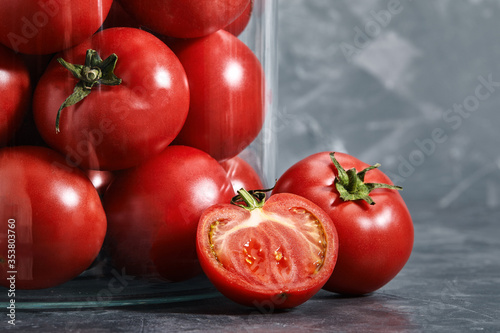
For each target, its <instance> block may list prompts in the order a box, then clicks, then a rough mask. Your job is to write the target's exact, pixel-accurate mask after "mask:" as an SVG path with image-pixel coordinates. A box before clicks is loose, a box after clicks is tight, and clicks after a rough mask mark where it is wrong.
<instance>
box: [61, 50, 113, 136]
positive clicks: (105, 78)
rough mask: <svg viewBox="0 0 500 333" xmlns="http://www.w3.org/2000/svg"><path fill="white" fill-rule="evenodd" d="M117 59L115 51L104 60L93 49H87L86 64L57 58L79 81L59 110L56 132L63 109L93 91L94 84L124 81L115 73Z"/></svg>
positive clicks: (109, 84) (110, 83)
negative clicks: (75, 63) (76, 63)
mask: <svg viewBox="0 0 500 333" xmlns="http://www.w3.org/2000/svg"><path fill="white" fill-rule="evenodd" d="M117 60H118V56H117V55H116V54H114V53H113V54H112V55H110V56H109V57H107V58H106V59H104V60H102V59H101V57H100V56H99V54H97V51H95V50H91V49H89V50H87V53H86V56H85V65H74V64H71V63H69V62H66V61H65V60H64V59H63V58H57V61H58V62H59V63H60V64H61V65H62V66H63V67H64V68H66V69H67V70H69V71H70V72H71V74H73V76H74V77H75V78H77V79H78V80H79V81H78V83H77V84H76V86H75V89H74V90H73V93H72V94H71V95H70V96H69V97H68V98H66V100H65V101H64V103H63V104H62V105H61V107H60V108H59V110H58V111H57V117H56V133H59V132H60V129H59V119H60V117H61V111H62V110H63V109H64V108H65V107H68V106H71V105H74V104H76V103H78V102H80V101H81V100H83V99H84V98H85V97H87V96H88V95H89V94H90V93H91V91H92V87H93V86H94V85H96V84H104V85H107V86H117V85H119V84H120V83H122V80H121V79H120V78H118V77H117V76H116V75H115V74H114V70H115V66H116V62H117Z"/></svg>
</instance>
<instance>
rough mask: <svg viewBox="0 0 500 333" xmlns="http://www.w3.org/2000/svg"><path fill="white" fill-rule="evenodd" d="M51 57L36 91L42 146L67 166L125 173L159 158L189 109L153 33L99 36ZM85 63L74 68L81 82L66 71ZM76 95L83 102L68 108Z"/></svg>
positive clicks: (180, 72) (116, 31)
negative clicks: (58, 155) (53, 151)
mask: <svg viewBox="0 0 500 333" xmlns="http://www.w3.org/2000/svg"><path fill="white" fill-rule="evenodd" d="M89 50H95V51H97V52H93V51H89ZM99 55H100V56H102V58H100V56H99ZM56 58H58V60H56V59H54V60H53V61H52V62H51V63H50V64H49V67H48V68H47V70H46V71H45V73H44V74H43V76H42V78H41V79H40V81H39V83H38V85H37V87H36V90H35V95H34V102H33V103H34V106H33V107H34V117H35V121H36V124H37V127H38V129H39V131H40V134H41V135H42V137H43V138H44V140H45V141H46V142H47V144H48V145H50V146H51V147H53V148H54V149H56V150H58V151H60V152H62V153H63V154H65V155H66V158H67V160H68V161H70V162H72V163H73V164H75V165H79V166H81V167H83V168H86V169H100V170H118V169H125V168H129V167H132V166H135V165H138V164H139V163H140V162H142V161H144V160H146V159H148V158H150V157H152V156H154V155H156V154H158V153H159V152H161V151H162V150H163V149H165V147H167V146H168V145H169V144H170V143H171V142H172V140H173V139H174V137H175V136H176V135H177V134H178V133H179V131H180V130H181V128H182V125H183V124H184V121H185V119H186V116H187V112H188V109H189V88H188V83H187V79H186V74H185V72H184V69H183V68H182V65H181V63H180V62H179V60H178V59H177V57H176V56H175V54H174V53H173V52H172V51H171V50H170V49H169V48H168V47H167V46H166V45H165V44H164V43H163V42H162V41H160V40H159V39H158V38H156V37H155V36H153V35H152V34H150V33H148V32H145V31H142V30H139V29H134V28H111V29H106V30H103V31H101V32H99V33H97V34H95V35H94V36H93V37H92V39H89V40H87V41H86V42H84V43H82V44H79V45H78V46H76V47H74V48H72V49H70V50H67V51H65V52H63V53H62V54H60V55H59V56H57V57H56ZM89 59H90V60H89ZM102 59H104V60H102ZM110 59H113V61H115V63H116V67H114V66H115V65H114V64H115V63H114V62H113V61H110ZM99 60H102V61H99ZM58 61H59V62H60V63H59V62H58ZM68 63H69V64H68ZM86 63H90V64H89V65H88V66H87V65H85V66H83V67H76V69H81V70H80V71H78V72H77V74H78V75H79V76H82V77H83V78H84V79H85V80H87V81H88V82H87V81H85V80H83V79H80V80H79V79H77V78H76V77H75V76H74V75H76V74H72V73H71V72H70V71H69V70H68V69H67V68H72V67H71V66H72V65H71V64H80V65H81V64H86ZM62 64H65V66H66V68H65V66H63V65H62ZM113 69H114V74H113V71H112V70H113ZM98 74H99V75H101V76H98ZM98 78H99V79H98ZM97 79H98V80H97ZM96 80H97V81H96ZM94 82H95V83H94ZM120 82H121V83H120ZM108 84H109V85H108ZM75 87H76V88H75ZM74 89H79V90H78V91H76V90H75V91H74ZM87 93H89V94H88V95H87V96H86V97H85V95H84V94H87ZM78 94H82V95H83V100H79V99H78V98H76V97H75V100H76V102H75V100H73V99H72V98H74V96H75V95H78ZM70 95H71V97H70ZM77 97H78V96H77ZM67 98H68V100H66V99H67ZM68 101H70V102H75V103H74V105H71V104H70V103H68ZM63 103H64V104H63ZM67 103H68V104H69V105H67ZM65 105H67V107H64V108H63V106H65ZM60 108H61V109H60ZM58 110H59V113H58ZM59 114H60V118H58V115H59ZM57 123H58V124H59V129H58V130H59V132H58V131H57V129H56V124H57Z"/></svg>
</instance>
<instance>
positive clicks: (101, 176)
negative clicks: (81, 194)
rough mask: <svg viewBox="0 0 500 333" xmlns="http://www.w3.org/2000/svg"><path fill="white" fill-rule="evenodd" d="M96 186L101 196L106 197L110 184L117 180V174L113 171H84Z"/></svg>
mask: <svg viewBox="0 0 500 333" xmlns="http://www.w3.org/2000/svg"><path fill="white" fill-rule="evenodd" d="M83 172H84V173H85V174H86V175H87V177H88V178H89V179H90V181H91V182H92V185H94V187H95V189H96V190H97V193H99V195H100V196H102V195H104V193H105V192H106V189H107V188H108V186H109V184H111V182H112V181H113V179H115V174H114V173H112V172H111V171H103V170H83Z"/></svg>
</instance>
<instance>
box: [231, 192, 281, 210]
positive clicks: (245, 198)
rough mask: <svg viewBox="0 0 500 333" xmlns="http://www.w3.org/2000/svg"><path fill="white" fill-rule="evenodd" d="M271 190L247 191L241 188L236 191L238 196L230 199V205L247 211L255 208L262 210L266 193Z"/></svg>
mask: <svg viewBox="0 0 500 333" xmlns="http://www.w3.org/2000/svg"><path fill="white" fill-rule="evenodd" d="M272 190H273V189H272V188H269V189H265V190H252V191H247V190H245V189H243V188H242V189H240V190H238V195H236V196H235V197H233V198H232V199H231V204H233V205H236V206H238V207H241V208H244V209H246V210H249V211H252V210H254V209H256V208H262V207H263V206H264V203H265V201H266V192H269V191H272Z"/></svg>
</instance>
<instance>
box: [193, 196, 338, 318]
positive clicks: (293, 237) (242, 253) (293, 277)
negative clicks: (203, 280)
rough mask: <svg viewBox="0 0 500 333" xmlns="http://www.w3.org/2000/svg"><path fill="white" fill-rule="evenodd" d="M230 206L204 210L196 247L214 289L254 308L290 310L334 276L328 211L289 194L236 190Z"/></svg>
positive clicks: (333, 234)
mask: <svg viewBox="0 0 500 333" xmlns="http://www.w3.org/2000/svg"><path fill="white" fill-rule="evenodd" d="M239 193H240V198H238V197H235V199H233V201H232V202H233V203H234V204H220V205H215V206H212V207H210V208H209V209H207V210H206V211H205V212H204V213H203V215H202V216H201V218H200V223H199V225H198V234H197V251H198V257H199V260H200V264H201V266H202V268H203V271H204V272H205V274H206V275H207V277H208V278H209V279H210V281H212V283H213V284H214V285H215V287H216V288H217V289H218V290H219V291H220V292H221V293H222V294H224V295H225V296H227V297H228V298H230V299H232V300H233V301H235V302H237V303H240V304H243V305H247V306H254V307H262V306H266V307H271V308H272V309H274V308H291V307H294V306H297V305H299V304H302V303H304V302H305V301H307V300H308V299H309V298H311V297H312V296H313V295H314V294H315V293H316V292H318V291H319V290H320V289H321V287H322V286H323V285H324V284H325V282H326V281H327V280H328V278H329V277H330V275H331V274H332V271H333V268H334V266H335V262H336V259H337V248H338V241H337V233H336V231H335V227H334V225H333V222H332V221H331V220H330V218H329V217H328V215H327V214H326V213H325V212H324V211H323V210H321V209H320V208H319V207H318V206H317V205H315V204H313V203H312V202H310V201H309V200H307V199H304V198H302V197H299V196H296V195H293V194H276V195H272V196H271V197H270V198H269V200H268V201H267V202H264V198H265V193H263V192H260V196H259V195H257V194H259V193H257V194H255V193H253V194H250V193H249V192H246V191H245V190H241V191H239Z"/></svg>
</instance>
